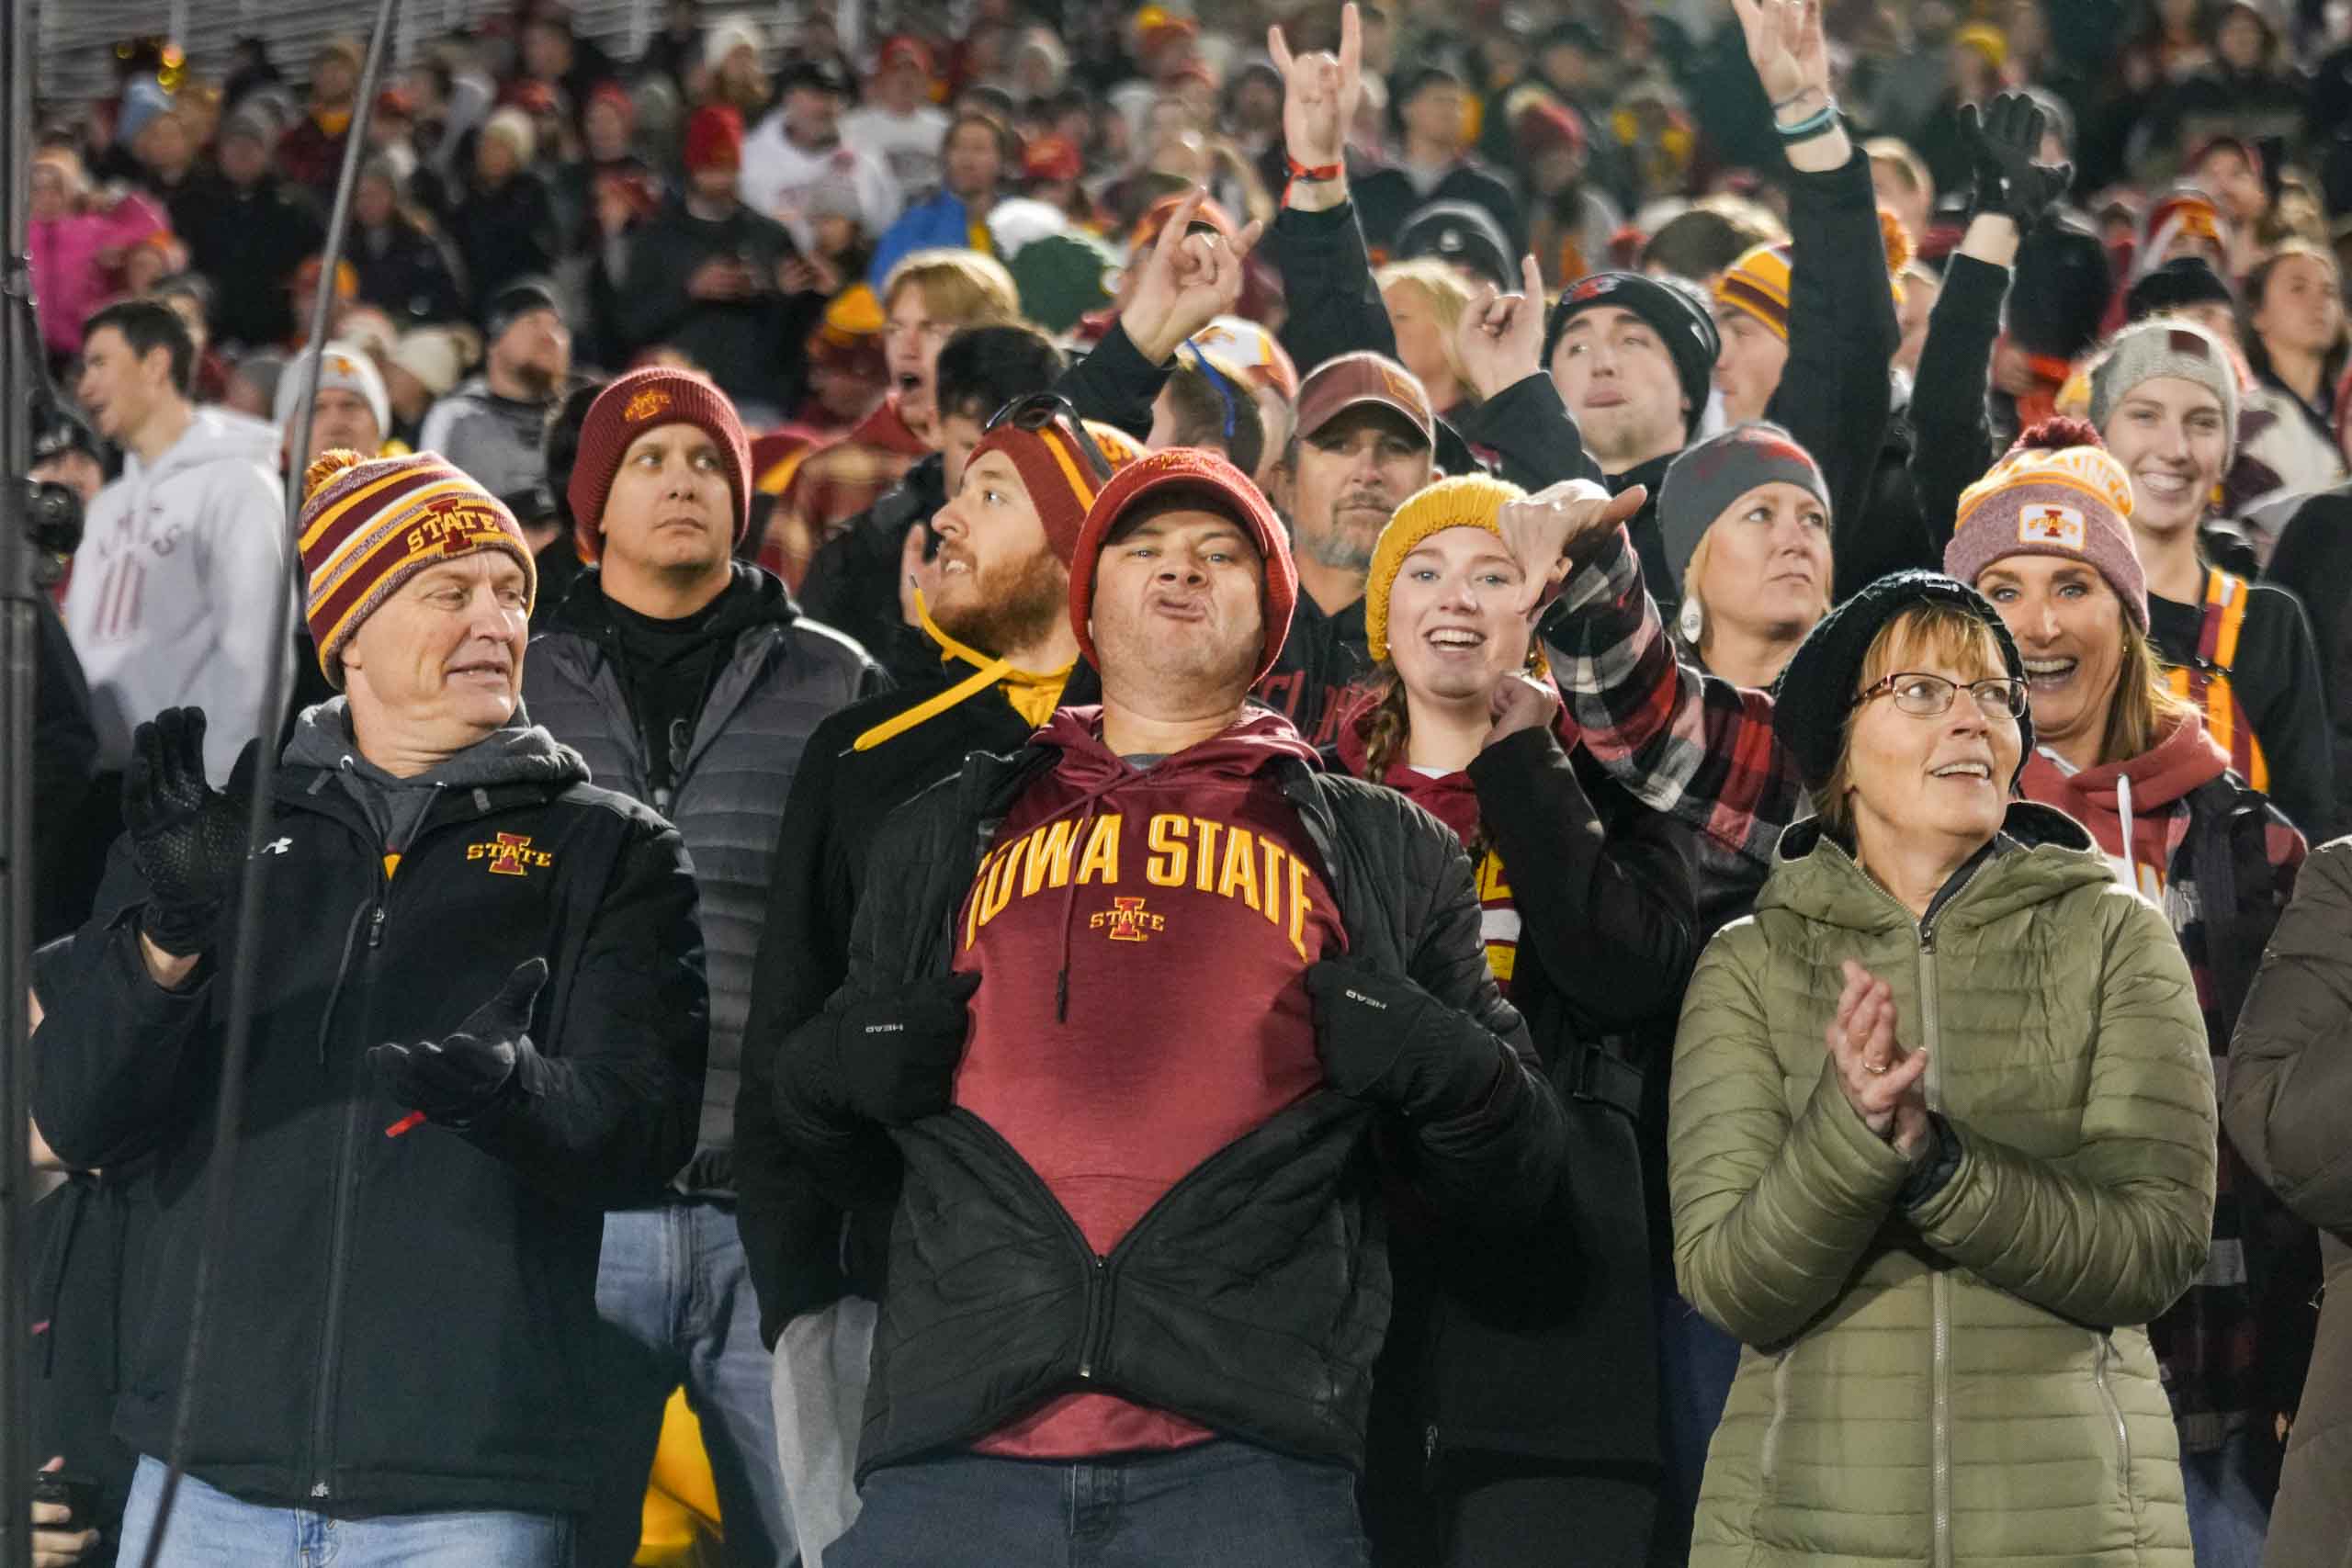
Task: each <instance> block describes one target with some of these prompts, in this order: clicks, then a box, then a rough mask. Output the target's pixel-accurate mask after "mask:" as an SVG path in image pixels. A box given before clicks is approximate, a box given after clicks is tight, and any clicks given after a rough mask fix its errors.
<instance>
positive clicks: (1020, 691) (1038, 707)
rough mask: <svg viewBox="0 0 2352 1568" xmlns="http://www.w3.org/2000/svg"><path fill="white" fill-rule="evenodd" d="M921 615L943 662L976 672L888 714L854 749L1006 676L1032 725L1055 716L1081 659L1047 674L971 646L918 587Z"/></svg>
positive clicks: (1012, 699)
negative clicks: (950, 630) (947, 626)
mask: <svg viewBox="0 0 2352 1568" xmlns="http://www.w3.org/2000/svg"><path fill="white" fill-rule="evenodd" d="M915 615H916V617H917V618H918V619H919V620H921V622H922V629H923V631H924V633H925V634H926V635H928V636H929V637H930V638H931V640H932V641H933V642H935V643H937V644H938V645H939V649H940V653H939V660H940V662H941V663H943V664H944V663H947V662H949V661H951V660H958V659H960V660H963V661H964V662H965V663H967V664H970V665H973V666H975V667H976V668H975V669H974V670H973V671H972V673H971V674H969V675H967V676H966V677H965V678H964V679H963V680H961V681H958V682H956V684H954V685H952V686H950V687H948V688H947V689H946V690H945V691H944V692H937V693H934V694H932V695H931V696H929V697H926V698H924V699H923V700H922V702H919V703H917V704H916V705H914V706H912V707H910V708H908V709H907V710H906V711H905V712H903V713H897V714H893V715H891V716H889V717H888V718H886V719H884V720H883V721H882V722H881V723H879V724H877V725H876V726H875V727H874V728H871V729H869V730H867V731H866V732H865V734H863V735H861V736H859V737H858V738H857V739H855V740H854V741H852V742H851V743H850V750H853V751H871V750H874V749H875V748H876V746H879V745H881V744H882V743H883V742H884V741H886V740H888V739H890V738H891V737H893V736H897V735H904V734H905V733H906V732H907V731H908V730H910V729H912V728H915V727H916V726H917V725H919V724H922V723H924V722H925V721H927V720H929V719H933V718H936V717H937V716H939V715H941V714H943V713H945V712H946V711H947V710H948V709H949V708H952V707H954V706H955V705H956V704H958V703H960V702H963V701H964V700H965V699H966V698H967V697H970V696H973V695H976V694H978V693H981V692H984V691H986V690H988V689H989V687H990V686H993V685H996V684H997V683H999V682H1002V683H1003V685H1004V696H1005V700H1006V701H1007V702H1009V703H1011V704H1012V711H1013V712H1015V713H1017V714H1019V715H1020V716H1022V717H1023V719H1025V720H1026V721H1027V722H1028V724H1029V727H1030V728H1032V729H1035V728H1039V727H1041V726H1043V725H1044V724H1045V722H1046V720H1047V719H1049V718H1051V717H1053V716H1054V709H1055V708H1056V707H1057V706H1058V705H1060V703H1061V697H1062V690H1063V688H1064V687H1065V686H1067V685H1068V684H1069V674H1070V671H1073V670H1075V669H1077V668H1078V660H1075V659H1073V660H1070V661H1069V663H1068V664H1065V665H1063V666H1062V667H1061V668H1060V669H1058V670H1051V671H1045V672H1044V673H1042V674H1041V673H1039V672H1038V671H1034V670H1023V669H1019V668H1017V667H1015V666H1014V665H1013V664H1012V662H1011V661H1010V660H1004V659H999V658H996V657H994V656H992V655H989V654H986V653H982V652H981V651H980V650H979V649H976V648H969V647H967V646H966V645H965V644H963V643H961V642H959V641H957V640H956V638H955V637H951V636H949V635H948V634H947V633H946V632H945V631H944V630H942V629H941V628H940V626H939V623H938V622H936V621H934V620H933V619H932V618H931V608H930V606H928V605H927V604H924V603H923V600H922V590H921V589H917V590H916V591H915Z"/></svg>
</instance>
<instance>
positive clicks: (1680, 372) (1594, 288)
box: [1544, 272, 1724, 429]
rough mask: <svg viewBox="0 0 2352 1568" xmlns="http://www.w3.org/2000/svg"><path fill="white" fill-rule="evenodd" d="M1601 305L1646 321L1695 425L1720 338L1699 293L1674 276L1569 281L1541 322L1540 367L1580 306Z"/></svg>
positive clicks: (1610, 275)
mask: <svg viewBox="0 0 2352 1568" xmlns="http://www.w3.org/2000/svg"><path fill="white" fill-rule="evenodd" d="M1601 305H1613V306H1615V307H1616V308H1617V309H1618V310H1631V311H1632V312H1633V313H1634V315H1636V316H1639V317H1640V318H1641V319H1642V320H1643V321H1647V322H1648V323H1649V324H1650V330H1651V331H1653V332H1655V333H1657V335H1658V338H1659V340H1660V341H1661V342H1663V343H1664V344H1666V352H1667V354H1668V355H1669V356H1671V357H1672V359H1673V360H1674V373H1675V375H1676V376H1677V377H1678V378H1679V379H1680V380H1681V382H1682V395H1683V396H1684V397H1685V398H1688V399H1689V400H1691V426H1692V428H1694V429H1695V428H1696V427H1697V425H1698V423H1699V416H1700V415H1701V414H1702V413H1703V412H1705V411H1706V407H1707V392H1708V389H1710V387H1711V386H1712V385H1713V380H1714V374H1715V356H1716V355H1719V354H1721V353H1722V352H1723V346H1724V344H1723V339H1722V337H1721V336H1719V335H1718V334H1717V333H1716V332H1715V318H1714V316H1713V313H1712V312H1711V311H1710V310H1708V308H1707V301H1706V299H1705V297H1704V296H1702V295H1701V294H1700V292H1699V291H1698V290H1697V289H1696V288H1692V287H1691V285H1689V284H1687V283H1684V282H1683V281H1682V280H1681V279H1679V278H1672V277H1650V276H1645V275H1644V274H1642V273H1638V272H1596V273H1594V274H1593V275H1592V276H1589V277H1586V278H1582V279H1579V280H1578V281H1577V282H1576V283H1573V284H1571V285H1569V286H1568V288H1567V291H1566V293H1564V294H1562V295H1561V296H1560V301H1559V303H1558V304H1556V305H1555V306H1553V307H1552V319H1551V320H1550V321H1546V322H1544V368H1546V369H1549V368H1551V365H1552V353H1553V351H1554V350H1555V349H1556V348H1558V347H1559V346H1560V334H1561V333H1564V332H1566V331H1567V327H1568V323H1569V322H1570V321H1574V320H1576V318H1577V317H1578V316H1580V315H1582V314H1583V313H1584V312H1585V311H1587V310H1592V309H1594V308H1596V307H1598V306H1601Z"/></svg>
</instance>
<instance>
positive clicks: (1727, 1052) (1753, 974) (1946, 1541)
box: [1668, 804, 2218, 1568]
mask: <svg viewBox="0 0 2352 1568" xmlns="http://www.w3.org/2000/svg"><path fill="white" fill-rule="evenodd" d="M1848 958H1851V959H1855V960H1857V961H1859V962H1860V964H1862V965H1863V966H1864V967H1866V968H1867V969H1869V970H1870V971H1871V974H1873V975H1875V976H1878V977H1879V978H1880V979H1883V980H1884V981H1885V982H1887V984H1888V985H1889V986H1890V987H1893V989H1894V998H1895V1002H1896V1005H1897V1007H1898V1009H1899V1010H1900V1024H1899V1028H1898V1032H1897V1034H1896V1038H1897V1040H1898V1041H1899V1042H1900V1043H1902V1044H1903V1045H1904V1046H1905V1047H1906V1048H1909V1049H1914V1050H1925V1051H1927V1052H1928V1061H1929V1064H1930V1065H1929V1068H1928V1077H1927V1079H1926V1083H1927V1090H1928V1103H1929V1106H1930V1108H1931V1109H1933V1110H1937V1111H1940V1112H1941V1113H1942V1115H1943V1116H1944V1117H1945V1119H1946V1124H1947V1126H1948V1128H1949V1130H1950V1133H1951V1143H1950V1148H1951V1150H1952V1151H1954V1152H1956V1156H1957V1163H1956V1165H1955V1164H1950V1163H1949V1159H1947V1161H1946V1162H1945V1163H1944V1165H1943V1166H1942V1167H1941V1168H1945V1169H1948V1171H1949V1174H1948V1176H1947V1177H1946V1178H1945V1179H1944V1180H1943V1182H1942V1184H1941V1186H1940V1187H1939V1188H1937V1189H1936V1190H1934V1191H1933V1192H1932V1193H1930V1194H1929V1195H1928V1196H1927V1197H1925V1198H1924V1199H1921V1200H1920V1201H1917V1204H1916V1206H1914V1207H1912V1208H1910V1209H1909V1210H1907V1211H1905V1209H1904V1208H1903V1207H1902V1201H1901V1197H1900V1191H1901V1190H1902V1189H1903V1187H1904V1185H1905V1179H1906V1178H1908V1177H1910V1176H1911V1175H1912V1174H1913V1169H1914V1168H1913V1167H1912V1165H1911V1164H1910V1162H1909V1161H1907V1160H1906V1159H1905V1158H1904V1156H1900V1155H1898V1154H1896V1153H1895V1152H1894V1149H1893V1148H1892V1147H1890V1146H1889V1145H1887V1144H1885V1143H1884V1142H1883V1141H1882V1140H1880V1139H1879V1138H1878V1137H1876V1136H1875V1135H1873V1134H1871V1132H1870V1131H1869V1130H1868V1129H1867V1128H1866V1127H1865V1126H1864V1125H1863V1124H1862V1121H1861V1118H1860V1116H1859V1115H1857V1114H1856V1113H1855V1111H1853V1109H1852V1108H1851V1107H1850V1106H1849V1104H1848V1103H1847V1101H1846V1100H1845V1097H1844V1096H1843V1095H1842V1094H1841V1093H1840V1091H1839V1089H1838V1080H1837V1077H1836V1074H1835V1072H1834V1070H1833V1069H1832V1068H1831V1066H1830V1058H1829V1054H1828V1050H1827V1047H1826V1045H1825V1043H1824V1035H1825V1034H1826V1031H1827V1028H1828V1025H1829V1022H1830V1021H1831V1018H1832V1016H1833V1015H1834V1013H1835V1010H1836V1008H1837V1003H1838V993H1839V990H1840V989H1841V987H1842V986H1843V983H1844V982H1843V980H1842V978H1841V977H1840V976H1839V973H1838V964H1839V962H1840V961H1841V960H1844V959H1848ZM2217 1135H2218V1134H2217V1132H2216V1127H2215V1116H2214V1107H2213V1076H2212V1066H2211V1062H2210V1060H2209V1058H2208V1054H2207V1048H2206V1043H2205V1031H2204V1022H2203V1020H2202V1019H2201V1018H2200V1017H2199V1013H2198V1010H2197V998H2196V994H2195V988H2194V987H2193V985H2192V983H2191V981H2190V978H2189V974H2188V964H2186V963H2185V962H2184V961H2183V959H2182V957H2181V953H2180V944H2179V942H2177V940H2175V938H2174V936H2173V934H2172V931H2171V930H2170V929H2169V928H2168V927H2167V926H2166V925H2165V919H2164V917H2163V916H2162V915H2161V914H2159V913H2158V912H2157V910H2156V909H2155V908H2154V906H2153V905H2150V904H2149V903H2147V902H2146V901H2145V900H2143V899H2142V898H2141V897H2138V896H2137V895H2135V894H2132V893H2131V892H2128V891H2126V890H2125V889H2123V888H2121V887H2120V886H2116V884H2115V882H2114V880H2113V878H2112V876H2111V875H2110V874H2109V870H2108V867H2107V864H2106V863H2105V862H2104V861H2103V860H2102V859H2101V858H2100V857H2099V856H2098V854H2096V853H2095V852H2092V851H2091V849H2090V840H2089V839H2088V838H2087V837H2086V835H2085V834H2084V833H2083V830H2082V829H2080V828H2078V827H2076V826H2075V824H2074V823H2073V822H2072V821H2071V820H2069V819H2067V818H2065V817H2064V816H2063V815H2061V814H2060V813H2058V812H2055V811H2052V810H2051V809H2049V808H2048V807H2038V806H2029V805H2023V804H2018V805H2014V806H2012V807H2010V810H2009V815H2008V822H2007V833H2006V834H2005V835H2004V837H2003V839H2002V840H2001V841H2000V842H1999V844H1998V845H1996V847H1995V848H1994V849H1993V850H1992V851H1991V852H1989V853H1987V854H1985V855H1984V856H1981V857H1979V859H1978V860H1977V861H1975V862H1974V863H1973V864H1972V867H1971V868H1970V869H1969V870H1967V871H1964V872H1962V874H1959V875H1957V876H1955V877H1954V878H1953V881H1952V884H1951V886H1947V887H1946V888H1945V889H1944V890H1943V892H1942V893H1941V894H1940V895H1939V897H1938V898H1937V900H1936V902H1935V904H1934V905H1932V906H1931V907H1930V908H1929V909H1928V917H1927V919H1925V920H1923V921H1915V920H1914V919H1912V917H1911V915H1910V912H1909V911H1908V910H1906V909H1905V908H1903V907H1902V906H1901V905H1899V904H1897V903H1896V902H1895V900H1894V897H1892V896H1891V895H1889V894H1888V893H1886V892H1885V891H1883V889H1882V888H1881V887H1880V886H1878V885H1877V884H1876V883H1874V882H1872V881H1871V879H1870V878H1869V877H1868V876H1866V875H1864V874H1863V873H1862V872H1861V870H1860V868H1859V867H1858V866H1857V865H1856V864H1855V863H1854V862H1853V860H1852V859H1851V858H1850V857H1849V855H1848V854H1847V853H1846V852H1845V851H1844V850H1842V849H1841V848H1839V847H1838V845H1837V844H1836V843H1834V842H1831V841H1828V840H1825V839H1823V838H1822V836H1821V834H1820V832H1819V830H1818V828H1817V825H1816V824H1815V823H1811V822H1806V823H1801V824H1799V825H1798V826H1796V827H1795V828H1792V829H1790V830H1789V831H1788V832H1787V833H1786V834H1785V835H1783V837H1782V839H1781V846H1780V851H1779V854H1778V857H1777V861H1776V863H1775V865H1774V867H1773V870H1772V874H1771V876H1770V880H1768V881H1767V882H1766V884H1765V886H1764V892H1763V895H1762V897H1759V898H1758V901H1757V906H1756V913H1755V915H1754V916H1753V917H1752V918H1751V919H1746V920H1743V921H1740V922H1739V923H1737V924H1736V925H1733V926H1730V927H1727V928H1726V929H1725V930H1724V931H1723V932H1722V933H1721V934H1720V935H1718V936H1717V937H1716V938H1715V939H1714V941H1713V943H1712V944H1711V945H1710V946H1709V947H1708V949H1707V952H1706V954H1705V956H1704V957H1703V958H1702V959H1701V960H1700V964H1699V970H1698V975H1697V976H1696V978H1695V979H1694V980H1693V981H1692V982H1691V991H1690V996H1689V998H1688V999H1687V1000H1686V1002H1685V1003H1684V1006H1683V1011H1682V1024H1681V1031H1680V1034H1679V1038H1678V1039H1677V1041H1676V1043H1675V1060H1674V1072H1673V1077H1672V1109H1671V1125H1670V1131H1669V1143H1668V1156H1669V1179H1670V1185H1671V1190H1672V1194H1673V1200H1674V1231H1675V1263H1676V1268H1677V1271H1678V1273H1679V1277H1680V1280H1681V1285H1682V1292H1683V1294H1685V1295H1686V1296H1688V1297H1689V1298H1690V1299H1691V1302H1693V1303H1696V1305H1697V1306H1698V1307H1699V1309H1700V1311H1702V1313H1704V1314H1706V1315H1707V1316H1708V1317H1710V1318H1712V1319H1713V1321H1714V1322H1716V1323H1718V1324H1721V1325H1723V1326H1724V1328H1726V1329H1728V1330H1729V1331H1731V1332H1732V1333H1733V1334H1735V1335H1736V1336H1738V1337H1739V1338H1740V1340H1741V1341H1742V1342H1743V1343H1744V1344H1745V1345H1746V1346H1747V1349H1746V1350H1745V1351H1743V1353H1742V1355H1741V1358H1740V1367H1739V1373H1738V1377H1737V1379H1736V1381H1735V1382H1734V1383H1733V1385H1732V1393H1731V1400H1730V1403H1729V1404H1728V1405H1727V1406H1726V1407H1725V1409H1724V1418H1723V1425H1722V1426H1721V1427H1719V1428H1718V1429H1717V1430H1716V1433H1715V1438H1714V1443H1713V1448H1712V1449H1711V1450H1709V1453H1708V1456H1707V1473H1706V1480H1705V1483H1704V1489H1703V1493H1702V1498H1701V1501H1700V1507H1699V1519H1698V1527H1697V1532H1696V1539H1695V1542H1694V1546H1693V1550H1692V1553H1691V1562H1692V1564H1693V1565H1694V1568H1729V1565H1733V1564H1739V1565H1749V1568H1765V1565H1770V1568H1781V1565H1793V1564H1796V1563H1806V1564H1811V1565H1816V1568H1818V1565H1822V1564H1830V1565H1846V1568H1860V1565H1863V1564H1869V1565H1872V1568H1878V1565H1885V1564H1895V1563H1903V1564H1919V1563H1926V1564H1930V1565H1934V1568H1949V1565H1955V1564H1963V1563H1986V1564H1989V1563H1999V1564H2001V1565H2002V1568H2058V1565H2060V1564H2066V1565H2069V1568H2075V1565H2109V1564H2119V1565H2120V1564H2125V1563H2131V1564H2163V1565H2165V1568H2189V1543H2188V1515H2187V1512H2186V1510H2185V1508H2184V1506H2183V1504H2182V1491H2181V1474H2180V1462H2179V1457H2178V1450H2177V1445H2176V1442H2175V1439H2174V1435H2173V1423H2172V1413H2171V1411H2170V1409H2169V1408H2168V1407H2167V1405H2166V1403H2165V1393H2164V1389H2163V1387H2162V1386H2161V1385H2160V1384H2159V1383H2158V1382H2157V1379H2156V1367H2155V1361H2154V1357H2153V1356H2151V1354H2150V1353H2149V1349H2148V1340H2147V1336H2146V1335H2145V1334H2144V1333H2143V1331H2142V1329H2141V1328H2139V1327H2138V1326H2136V1325H2141V1324H2144V1323H2146V1322H2147V1321H2148V1319H2150V1318H2151V1317H2153V1316H2154V1315H2155V1314H2157V1313H2159V1312H2161V1311H2162V1310H2163V1309H2164V1308H2165V1306H2166V1305H2167V1304H2168V1303H2170V1302H2171V1301H2172V1300H2173V1298H2174V1297H2176V1296H2177V1295H2178V1294H2179V1293H2180V1292H2181V1291H2182V1290H2184V1289H2185V1288H2186V1287H2187V1286H2188V1283H2189V1281H2190V1280H2191V1279H2193V1278H2194V1277H2195V1276H2196V1274H2197V1272H2198V1270H2199V1269H2201V1268H2202V1267H2203V1265H2204V1261H2205V1252H2206V1244H2207V1237H2208V1234H2209V1231H2210V1229H2211V1219H2212V1212H2213V1162H2214V1150H2215V1140H2216V1137H2217Z"/></svg>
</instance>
